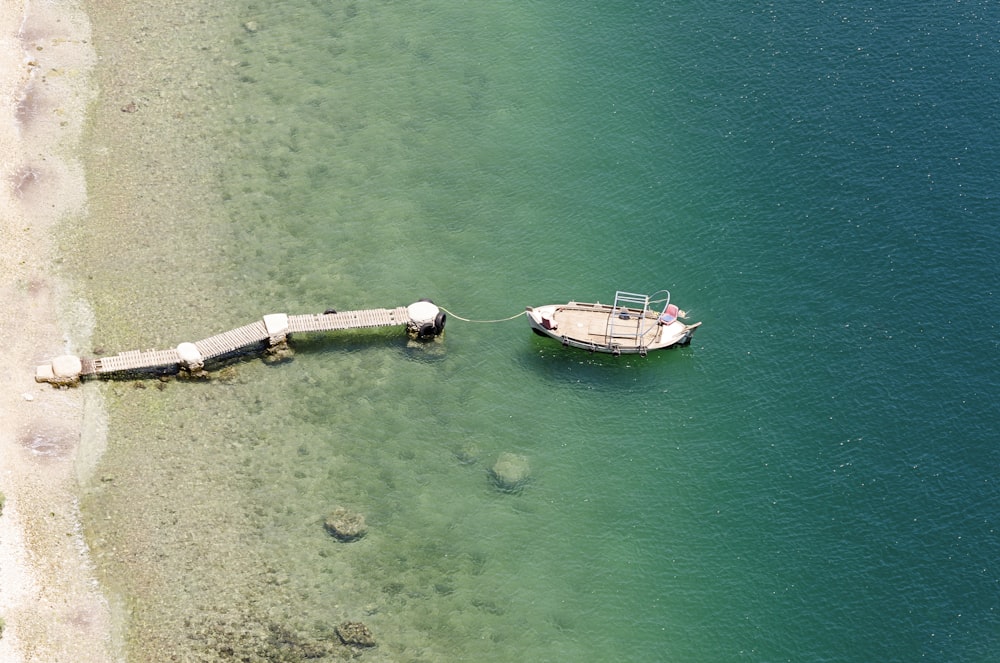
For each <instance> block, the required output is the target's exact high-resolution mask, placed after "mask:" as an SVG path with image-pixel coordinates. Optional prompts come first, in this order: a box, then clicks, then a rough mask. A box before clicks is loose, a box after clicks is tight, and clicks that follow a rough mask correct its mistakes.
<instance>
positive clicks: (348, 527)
mask: <svg viewBox="0 0 1000 663" xmlns="http://www.w3.org/2000/svg"><path fill="white" fill-rule="evenodd" d="M323 526H324V527H325V528H326V531H327V532H329V533H330V534H332V535H333V536H334V537H335V538H336V539H337V540H338V541H343V542H345V543H347V542H350V541H357V540H358V539H360V538H361V537H363V536H364V535H365V534H367V533H368V527H367V525H365V517H364V516H362V515H361V514H360V513H354V512H353V511H348V510H347V509H345V508H344V507H342V506H339V507H337V508H336V509H334V510H333V511H332V512H331V513H330V515H328V516H327V517H326V522H325V523H323Z"/></svg>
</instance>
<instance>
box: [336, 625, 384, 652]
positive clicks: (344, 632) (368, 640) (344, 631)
mask: <svg viewBox="0 0 1000 663" xmlns="http://www.w3.org/2000/svg"><path fill="white" fill-rule="evenodd" d="M336 631H337V637H338V638H340V641H341V642H343V643H344V644H345V645H349V646H351V647H374V646H375V644H376V643H375V636H374V635H372V631H371V629H370V628H368V627H367V626H365V625H364V624H363V623H361V622H344V623H343V624H338V625H337V628H336Z"/></svg>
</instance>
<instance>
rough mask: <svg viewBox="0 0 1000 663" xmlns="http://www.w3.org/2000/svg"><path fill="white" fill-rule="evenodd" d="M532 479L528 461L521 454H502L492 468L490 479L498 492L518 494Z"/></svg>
mask: <svg viewBox="0 0 1000 663" xmlns="http://www.w3.org/2000/svg"><path fill="white" fill-rule="evenodd" d="M530 478H531V468H530V467H529V465H528V459H527V458H526V457H524V456H521V455H519V454H512V453H506V452H505V453H502V454H500V457H499V458H497V462H496V463H494V464H493V467H492V468H490V479H491V480H492V481H493V485H494V486H496V488H497V489H498V490H501V491H503V492H505V493H518V492H521V489H522V488H524V485H525V484H526V483H528V480H529V479H530Z"/></svg>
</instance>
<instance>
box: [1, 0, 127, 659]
mask: <svg viewBox="0 0 1000 663" xmlns="http://www.w3.org/2000/svg"><path fill="white" fill-rule="evenodd" d="M95 62H96V57H95V54H94V50H93V47H92V44H91V41H90V23H89V19H88V17H87V15H86V14H85V13H84V11H83V10H82V8H81V7H80V6H78V5H75V4H73V5H64V4H60V5H59V6H55V5H51V4H43V3H30V2H28V0H19V1H18V0H15V1H13V2H8V3H4V6H3V8H2V9H0V64H2V70H3V71H5V72H10V75H9V76H8V78H6V79H4V80H0V89H2V94H0V148H2V149H3V151H4V154H5V155H7V156H8V158H7V159H6V160H5V163H4V173H3V175H4V179H3V186H2V187H0V213H2V224H0V233H2V236H3V239H4V247H5V249H4V252H3V254H2V256H0V274H2V281H0V288H2V293H3V299H4V301H5V303H6V306H5V308H6V311H7V315H6V316H4V317H3V318H2V319H0V333H2V334H3V337H4V338H5V339H6V346H5V356H6V358H7V361H8V370H6V371H4V373H3V375H2V377H0V384H2V386H3V388H2V390H0V413H2V419H3V421H5V422H7V425H6V426H4V427H3V428H2V430H0V458H2V466H0V492H2V493H3V496H4V504H3V513H2V516H0V618H2V619H3V624H4V628H3V637H2V638H0V661H4V662H7V661H9V662H11V663H19V662H21V661H36V660H37V661H55V660H74V661H81V662H91V661H93V662H98V661H114V660H122V657H121V655H120V653H119V650H120V645H118V644H116V641H115V640H116V639H115V638H114V637H113V636H112V632H113V627H112V618H111V609H110V605H109V603H108V601H107V600H106V598H105V597H104V596H103V594H102V593H101V591H100V588H99V586H98V583H97V580H96V576H95V570H94V566H93V564H92V562H91V558H90V554H89V551H88V548H87V544H86V542H85V540H84V536H83V531H82V527H81V520H80V510H79V492H80V482H81V478H83V477H81V473H84V474H85V473H86V472H87V471H88V468H89V467H91V466H92V465H93V462H92V460H88V459H87V455H88V452H87V449H86V448H85V447H86V445H87V444H89V443H91V442H92V441H93V440H92V435H91V434H85V432H84V428H85V425H86V426H87V427H90V428H92V429H94V427H95V426H96V427H97V428H96V429H95V431H96V434H97V436H98V437H99V436H100V435H102V434H103V432H102V431H101V430H100V425H101V424H100V421H101V412H102V406H101V404H100V400H99V396H97V392H92V393H91V392H85V391H84V390H80V389H73V390H57V389H52V388H51V387H49V386H48V385H40V384H36V383H35V382H34V375H33V374H34V368H33V367H34V365H35V364H37V363H38V361H44V360H45V357H47V356H50V355H53V353H56V354H58V353H63V352H67V351H71V350H74V349H76V348H77V347H78V345H79V346H81V347H82V346H84V345H85V343H86V342H87V337H88V335H89V327H90V325H91V323H90V317H91V316H90V314H89V311H88V310H87V307H86V304H84V303H82V302H80V301H78V300H74V299H73V298H72V297H71V295H70V289H69V287H68V285H67V283H66V282H65V281H64V280H62V279H61V278H60V274H59V271H60V267H59V263H60V260H59V252H58V241H57V233H58V230H59V228H60V227H61V226H62V225H63V224H64V223H66V222H68V221H72V220H73V219H76V218H81V217H82V216H84V215H85V214H86V208H87V197H86V182H85V179H84V173H83V168H82V165H81V163H80V160H79V158H78V154H77V152H78V150H79V148H80V142H81V136H82V134H83V128H84V124H85V122H86V116H87V114H86V111H87V106H88V104H89V103H90V102H91V100H92V99H93V97H94V92H93V90H92V89H91V78H90V73H91V71H92V69H93V67H94V65H95ZM95 397H96V400H95ZM85 410H86V411H87V416H86V417H85V416H84V411H85Z"/></svg>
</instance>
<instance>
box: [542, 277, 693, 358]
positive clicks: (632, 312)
mask: <svg viewBox="0 0 1000 663" xmlns="http://www.w3.org/2000/svg"><path fill="white" fill-rule="evenodd" d="M525 313H526V314H527V318H528V324H530V325H531V329H532V331H534V332H535V333H536V334H538V335H540V336H547V337H549V338H553V339H555V340H557V341H559V342H560V343H562V344H563V345H564V346H569V347H572V348H580V349H581V350H589V351H590V352H603V353H606V354H612V355H623V354H638V355H642V356H646V354H647V353H649V352H652V351H653V350H664V349H666V348H674V347H678V346H682V345H687V344H689V343H690V342H691V336H692V335H693V334H694V332H695V330H696V329H697V328H698V327H700V326H701V323H700V322H695V323H692V324H687V323H685V322H683V321H682V319H683V318H684V317H685V316H686V314H685V313H684V311H682V310H680V309H679V308H678V307H677V305H675V304H672V303H670V292H669V291H667V290H658V291H656V292H654V293H653V294H652V295H643V294H638V293H634V292H625V291H623V290H619V291H617V292H615V301H614V303H613V304H601V303H600V302H597V303H593V304H588V303H584V302H569V303H567V304H548V305H546V306H528V307H526V308H525Z"/></svg>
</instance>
